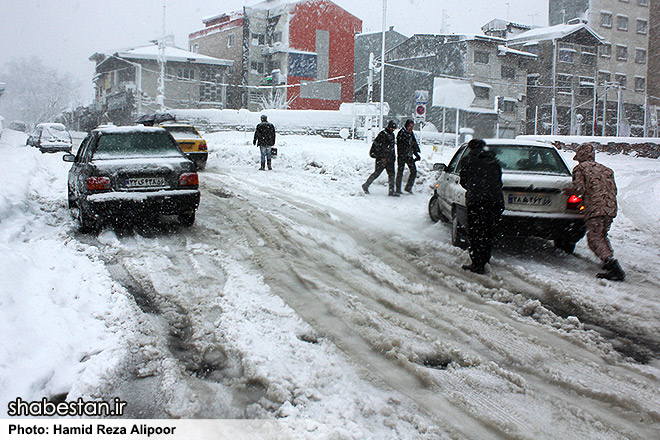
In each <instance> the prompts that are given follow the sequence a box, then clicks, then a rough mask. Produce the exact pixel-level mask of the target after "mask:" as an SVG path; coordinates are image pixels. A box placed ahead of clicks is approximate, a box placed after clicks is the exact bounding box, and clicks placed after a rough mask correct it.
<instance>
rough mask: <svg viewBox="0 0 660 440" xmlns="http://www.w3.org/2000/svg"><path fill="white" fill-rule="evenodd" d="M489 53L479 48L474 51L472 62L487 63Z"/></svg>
mask: <svg viewBox="0 0 660 440" xmlns="http://www.w3.org/2000/svg"><path fill="white" fill-rule="evenodd" d="M489 55H490V54H489V53H488V52H484V51H481V50H475V51H474V62H475V63H477V64H488V59H489Z"/></svg>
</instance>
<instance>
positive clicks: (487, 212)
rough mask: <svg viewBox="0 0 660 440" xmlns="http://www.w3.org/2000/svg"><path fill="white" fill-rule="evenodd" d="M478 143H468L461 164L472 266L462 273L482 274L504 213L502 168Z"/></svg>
mask: <svg viewBox="0 0 660 440" xmlns="http://www.w3.org/2000/svg"><path fill="white" fill-rule="evenodd" d="M485 146H486V143H485V142H484V141H483V140H481V139H472V140H470V142H468V148H469V150H470V151H469V152H468V154H466V155H465V157H464V158H463V159H462V160H461V171H460V177H461V186H462V187H463V188H465V204H466V207H467V222H468V237H469V239H470V247H469V251H470V259H471V260H472V264H469V265H464V266H463V269H465V270H469V271H471V272H475V273H480V274H482V273H485V266H486V263H488V261H490V253H491V248H492V246H493V238H494V236H495V226H496V225H497V222H498V221H499V220H500V217H501V216H502V212H503V211H504V197H503V196H502V166H501V165H500V163H499V161H498V160H497V158H496V157H495V154H494V153H493V152H492V151H489V150H487V149H484V147H485Z"/></svg>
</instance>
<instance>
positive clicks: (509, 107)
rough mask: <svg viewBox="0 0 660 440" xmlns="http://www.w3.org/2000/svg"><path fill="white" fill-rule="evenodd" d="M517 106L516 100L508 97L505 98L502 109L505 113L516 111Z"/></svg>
mask: <svg viewBox="0 0 660 440" xmlns="http://www.w3.org/2000/svg"><path fill="white" fill-rule="evenodd" d="M516 108H517V105H516V103H515V101H513V100H511V99H508V98H504V100H503V102H502V111H503V112H504V113H515V112H516Z"/></svg>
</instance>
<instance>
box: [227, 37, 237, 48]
mask: <svg viewBox="0 0 660 440" xmlns="http://www.w3.org/2000/svg"><path fill="white" fill-rule="evenodd" d="M235 38H236V37H235V36H234V34H229V35H227V47H234V44H235V43H236V40H235Z"/></svg>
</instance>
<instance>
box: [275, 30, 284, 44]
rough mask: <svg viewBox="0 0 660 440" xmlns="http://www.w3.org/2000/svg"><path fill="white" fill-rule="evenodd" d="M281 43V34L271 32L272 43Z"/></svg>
mask: <svg viewBox="0 0 660 440" xmlns="http://www.w3.org/2000/svg"><path fill="white" fill-rule="evenodd" d="M281 42H282V32H273V43H281Z"/></svg>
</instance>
